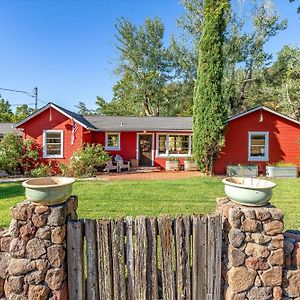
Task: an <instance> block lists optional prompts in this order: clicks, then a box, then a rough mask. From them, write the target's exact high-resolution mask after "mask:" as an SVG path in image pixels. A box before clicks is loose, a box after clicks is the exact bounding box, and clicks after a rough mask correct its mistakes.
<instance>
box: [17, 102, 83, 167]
mask: <svg viewBox="0 0 300 300" xmlns="http://www.w3.org/2000/svg"><path fill="white" fill-rule="evenodd" d="M72 124H73V121H72V120H71V119H69V118H68V117H66V116H65V115H63V114H61V113H60V112H58V111H57V110H56V109H54V108H48V109H46V110H45V111H43V112H41V113H40V114H38V115H37V116H35V117H33V118H32V119H30V120H29V121H27V122H26V123H24V124H23V125H21V126H20V128H23V129H24V131H23V138H24V139H34V140H36V141H37V142H38V143H39V144H40V145H41V146H42V145H43V131H44V130H51V129H53V130H64V158H56V159H55V160H57V161H58V162H63V163H68V162H69V161H70V158H71V156H72V154H73V152H74V151H76V150H77V149H78V148H79V147H80V146H81V145H82V142H83V127H82V126H81V125H79V124H77V131H76V134H75V137H76V138H75V142H74V144H73V145H71V137H72Z"/></svg>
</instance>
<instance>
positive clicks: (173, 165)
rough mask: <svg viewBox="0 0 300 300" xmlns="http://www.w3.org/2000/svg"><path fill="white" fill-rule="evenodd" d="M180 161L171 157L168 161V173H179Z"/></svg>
mask: <svg viewBox="0 0 300 300" xmlns="http://www.w3.org/2000/svg"><path fill="white" fill-rule="evenodd" d="M179 170H180V161H179V159H178V158H176V157H169V158H168V159H167V160H166V171H179Z"/></svg>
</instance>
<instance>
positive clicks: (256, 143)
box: [248, 131, 269, 161]
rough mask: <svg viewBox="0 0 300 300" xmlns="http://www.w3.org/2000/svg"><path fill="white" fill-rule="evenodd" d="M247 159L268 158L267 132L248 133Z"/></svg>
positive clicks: (259, 159)
mask: <svg viewBox="0 0 300 300" xmlns="http://www.w3.org/2000/svg"><path fill="white" fill-rule="evenodd" d="M248 160H250V161H267V160H269V132H261V131H258V132H249V133H248Z"/></svg>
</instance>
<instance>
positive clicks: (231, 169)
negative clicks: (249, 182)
mask: <svg viewBox="0 0 300 300" xmlns="http://www.w3.org/2000/svg"><path fill="white" fill-rule="evenodd" d="M226 173H227V175H228V176H241V177H257V176H258V166H257V165H255V164H232V165H228V166H226Z"/></svg>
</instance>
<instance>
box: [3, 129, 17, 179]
mask: <svg viewBox="0 0 300 300" xmlns="http://www.w3.org/2000/svg"><path fill="white" fill-rule="evenodd" d="M21 156H22V140H21V138H20V137H19V136H17V135H16V134H15V133H8V134H5V135H4V137H3V139H2V140H1V142H0V169H1V170H4V171H6V172H7V173H8V174H16V172H17V170H18V168H19V167H20V159H21Z"/></svg>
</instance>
